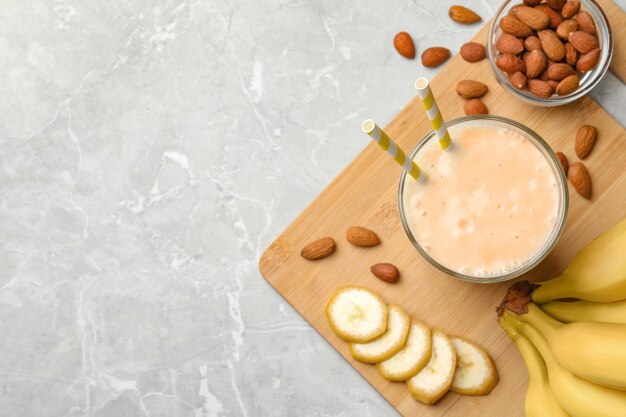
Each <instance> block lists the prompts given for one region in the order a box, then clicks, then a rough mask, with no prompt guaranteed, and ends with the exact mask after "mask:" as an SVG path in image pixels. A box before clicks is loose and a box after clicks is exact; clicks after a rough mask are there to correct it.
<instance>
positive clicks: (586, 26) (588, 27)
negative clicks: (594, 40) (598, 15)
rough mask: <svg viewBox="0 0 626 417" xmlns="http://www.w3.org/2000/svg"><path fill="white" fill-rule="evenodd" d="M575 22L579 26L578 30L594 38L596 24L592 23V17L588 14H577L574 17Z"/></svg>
mask: <svg viewBox="0 0 626 417" xmlns="http://www.w3.org/2000/svg"><path fill="white" fill-rule="evenodd" d="M576 21H577V22H578V24H579V25H580V28H581V29H582V30H584V31H585V32H587V33H589V34H590V35H593V36H596V35H597V34H598V32H597V31H596V24H595V23H594V22H593V17H591V15H590V14H589V13H588V12H584V11H583V12H579V13H578V14H577V15H576Z"/></svg>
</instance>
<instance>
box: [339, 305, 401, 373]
mask: <svg viewBox="0 0 626 417" xmlns="http://www.w3.org/2000/svg"><path fill="white" fill-rule="evenodd" d="M387 309H388V314H387V331H386V332H385V333H383V334H382V335H381V336H379V337H377V338H376V339H374V340H372V341H371V342H369V343H351V344H350V353H352V357H353V358H354V359H356V360H358V361H361V362H366V363H377V362H382V361H384V360H387V359H389V358H391V357H392V356H393V355H395V354H396V353H397V352H398V351H399V350H400V349H402V348H403V347H404V344H405V343H406V337H407V335H408V334H409V327H410V325H411V319H410V318H409V316H408V315H407V314H406V313H405V312H404V310H402V309H401V308H400V307H398V306H397V305H394V304H390V305H389V306H388V308H387Z"/></svg>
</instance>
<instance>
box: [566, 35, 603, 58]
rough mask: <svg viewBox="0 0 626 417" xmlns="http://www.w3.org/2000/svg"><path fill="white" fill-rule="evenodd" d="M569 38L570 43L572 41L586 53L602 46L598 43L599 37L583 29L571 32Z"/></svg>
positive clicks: (575, 46)
mask: <svg viewBox="0 0 626 417" xmlns="http://www.w3.org/2000/svg"><path fill="white" fill-rule="evenodd" d="M568 40H569V43H571V44H572V46H573V47H574V48H575V49H576V50H577V51H578V52H580V53H581V54H586V53H587V52H589V51H591V50H593V49H596V48H598V46H600V45H599V44H598V39H597V38H596V37H595V36H593V35H590V34H589V33H587V32H584V31H582V30H578V31H576V32H572V33H570V34H569V37H568Z"/></svg>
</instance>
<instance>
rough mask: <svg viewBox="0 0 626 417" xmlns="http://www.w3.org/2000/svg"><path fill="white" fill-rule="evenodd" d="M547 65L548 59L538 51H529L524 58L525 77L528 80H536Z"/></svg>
mask: <svg viewBox="0 0 626 417" xmlns="http://www.w3.org/2000/svg"><path fill="white" fill-rule="evenodd" d="M547 65H548V58H546V55H545V54H544V53H543V52H542V51H539V50H534V51H531V52H530V53H529V54H528V58H526V76H527V77H528V78H537V77H538V76H539V75H541V73H542V72H543V70H544V69H546V66H547Z"/></svg>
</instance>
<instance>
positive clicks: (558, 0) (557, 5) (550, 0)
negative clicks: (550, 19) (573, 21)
mask: <svg viewBox="0 0 626 417" xmlns="http://www.w3.org/2000/svg"><path fill="white" fill-rule="evenodd" d="M545 1H546V4H547V5H548V7H550V8H551V9H553V10H556V11H558V12H560V11H561V9H562V8H563V6H565V3H566V2H567V0H545Z"/></svg>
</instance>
